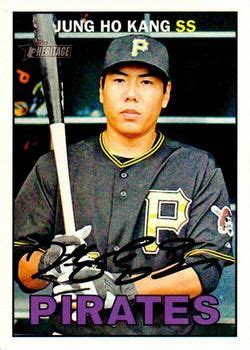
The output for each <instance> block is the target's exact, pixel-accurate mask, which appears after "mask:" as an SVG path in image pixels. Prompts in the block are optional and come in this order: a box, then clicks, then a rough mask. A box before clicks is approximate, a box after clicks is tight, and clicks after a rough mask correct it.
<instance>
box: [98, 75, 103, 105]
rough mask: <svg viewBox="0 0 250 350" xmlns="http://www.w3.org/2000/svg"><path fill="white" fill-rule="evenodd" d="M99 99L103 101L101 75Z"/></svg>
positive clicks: (101, 79)
mask: <svg viewBox="0 0 250 350" xmlns="http://www.w3.org/2000/svg"><path fill="white" fill-rule="evenodd" d="M99 101H100V102H101V103H103V77H101V78H100V86H99Z"/></svg>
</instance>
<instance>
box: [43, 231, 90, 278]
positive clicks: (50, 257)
mask: <svg viewBox="0 0 250 350" xmlns="http://www.w3.org/2000/svg"><path fill="white" fill-rule="evenodd" d="M91 230H92V226H91V225H88V226H84V227H83V228H82V229H80V230H78V231H76V232H75V234H74V235H72V236H66V235H57V236H55V237H54V239H53V240H52V242H51V245H50V247H49V249H47V250H46V251H45V253H44V254H43V255H42V257H41V260H40V262H39V267H38V269H39V272H42V271H43V270H44V269H47V268H48V267H50V266H51V265H52V264H53V263H54V262H56V260H57V259H58V258H60V260H62V259H64V258H65V257H67V256H68V255H69V254H71V253H72V252H73V251H74V250H75V249H76V248H77V247H78V246H80V245H86V242H85V239H86V238H87V237H88V236H89V234H90V232H91ZM61 245H62V246H64V247H65V252H64V254H62V253H63V249H62V247H61ZM70 262H71V259H68V260H67V261H65V263H60V261H59V262H58V265H57V266H56V267H54V268H52V269H51V270H49V271H47V272H45V273H44V275H43V276H44V277H46V279H51V280H56V279H57V278H58V277H59V276H60V275H62V274H65V273H70V272H72V269H73V268H72V266H67V265H69V263H70Z"/></svg>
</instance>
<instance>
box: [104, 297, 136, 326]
mask: <svg viewBox="0 0 250 350" xmlns="http://www.w3.org/2000/svg"><path fill="white" fill-rule="evenodd" d="M121 311H123V312H121ZM117 321H125V322H127V324H128V325H135V324H136V322H135V319H134V316H133V314H132V311H131V308H130V306H129V302H128V298H127V297H126V296H125V295H118V296H117V297H116V298H115V301H114V304H113V307H112V309H111V313H110V315H109V319H108V322H107V324H108V325H114V324H116V323H117Z"/></svg>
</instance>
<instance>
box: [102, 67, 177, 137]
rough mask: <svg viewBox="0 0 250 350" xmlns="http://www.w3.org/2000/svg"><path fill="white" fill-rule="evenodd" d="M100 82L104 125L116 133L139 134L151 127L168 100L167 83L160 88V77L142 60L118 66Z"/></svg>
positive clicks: (150, 130) (145, 132)
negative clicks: (138, 62) (103, 81)
mask: <svg viewBox="0 0 250 350" xmlns="http://www.w3.org/2000/svg"><path fill="white" fill-rule="evenodd" d="M102 85H103V84H102V81H101V83H100V101H101V103H102V104H103V109H104V113H105V115H106V117H107V127H108V128H111V129H113V130H114V131H116V132H117V133H119V134H123V135H127V136H131V137H133V136H140V135H141V136H142V135H145V134H147V133H149V132H152V131H154V130H155V126H156V123H157V119H158V117H159V115H160V112H161V109H162V108H165V107H166V106H167V104H168V101H169V97H170V90H171V84H170V83H168V85H167V88H166V91H164V90H163V82H162V80H161V79H160V78H159V77H157V76H154V75H153V74H152V73H151V72H150V69H149V66H147V65H143V64H137V65H126V66H120V67H118V68H117V69H116V70H115V71H113V72H109V73H107V75H106V78H105V83H104V86H102Z"/></svg>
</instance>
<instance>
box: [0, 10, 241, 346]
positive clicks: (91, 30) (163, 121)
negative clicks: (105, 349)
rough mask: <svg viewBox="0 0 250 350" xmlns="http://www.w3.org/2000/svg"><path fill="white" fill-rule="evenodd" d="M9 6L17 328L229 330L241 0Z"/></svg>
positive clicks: (29, 331) (43, 331) (95, 336)
mask: <svg viewBox="0 0 250 350" xmlns="http://www.w3.org/2000/svg"><path fill="white" fill-rule="evenodd" d="M11 18H12V24H13V28H12V38H11V39H10V40H11V44H12V71H13V86H12V102H11V104H12V106H13V109H12V113H13V118H12V135H13V144H12V175H11V176H12V193H11V194H12V195H11V197H12V199H11V201H12V203H13V215H12V219H11V222H12V224H13V225H12V239H11V251H12V271H13V272H12V312H11V314H12V325H11V334H10V337H11V338H12V339H13V342H16V344H17V343H18V342H19V341H20V340H22V338H25V339H26V341H27V342H28V343H29V341H32V338H37V337H39V338H42V341H45V342H46V344H48V343H47V342H48V341H52V342H53V341H54V342H58V343H60V342H62V341H63V342H68V341H69V342H70V341H73V342H74V341H76V340H79V338H80V339H81V341H82V342H83V341H84V342H88V344H94V341H98V340H100V342H101V343H99V344H100V345H99V346H102V345H103V346H104V344H103V340H104V342H106V341H107V342H110V340H112V342H114V344H117V346H118V348H119V347H120V348H122V346H123V345H120V344H121V340H122V339H124V344H125V342H126V344H129V342H130V340H131V339H132V340H133V341H144V342H147V341H148V340H149V341H154V340H156V341H158V340H159V341H161V344H168V342H172V341H176V340H177V341H179V340H181V338H182V337H184V338H186V337H187V338H189V339H190V340H191V339H192V341H196V340H198V339H203V337H206V338H209V340H212V339H214V338H218V337H219V338H220V339H223V340H225V341H227V340H229V339H231V340H235V339H236V340H237V338H238V336H239V328H238V314H239V313H238V307H237V305H238V301H239V300H238V295H237V284H238V283H237V270H238V269H237V261H238V235H239V234H240V232H238V231H239V230H238V229H237V221H238V220H237V219H238V210H237V209H238V206H240V204H239V203H238V202H239V199H238V187H237V181H238V160H239V159H238V158H239V151H238V125H239V105H238V100H239V98H238V45H239V34H240V33H239V28H240V25H239V23H240V21H239V12H238V11H237V8H233V7H232V8H231V9H224V10H223V8H220V9H219V8H216V7H214V9H211V8H210V9H209V10H207V9H206V10H205V9H204V10H203V9H202V8H201V7H200V8H197V9H196V10H194V9H193V8H192V10H187V9H185V8H184V7H183V9H180V8H179V7H178V8H176V9H174V7H173V6H171V7H170V8H169V9H168V8H167V6H166V7H165V8H162V7H160V6H159V7H158V8H151V9H150V8H149V9H147V7H146V9H143V8H140V9H132V8H131V9H129V8H128V9H126V8H123V9H122V11H119V10H118V9H116V8H110V7H107V9H105V8H102V9H100V8H97V9H96V8H95V9H90V7H88V6H86V8H85V9H84V4H82V6H81V8H80V9H79V8H77V9H75V8H72V10H69V9H67V10H63V9H57V8H55V9H53V8H51V9H50V10H48V9H45V10H41V9H39V10H37V9H36V8H35V7H34V8H29V9H25V10H24V9H23V10H21V9H16V10H15V9H13V11H12V12H11ZM121 337H122V339H121ZM55 338H56V340H54V339H55ZM61 338H63V339H61ZM65 338H66V339H65ZM69 338H70V339H69ZM60 339H61V340H60ZM118 342H119V343H118ZM65 344H66V343H65ZM101 344H102V345H101ZM107 344H108V343H107ZM114 344H113V345H114ZM0 348H1V344H0Z"/></svg>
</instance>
